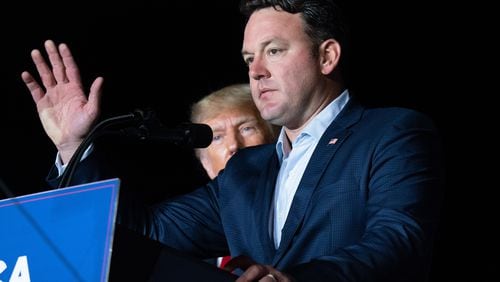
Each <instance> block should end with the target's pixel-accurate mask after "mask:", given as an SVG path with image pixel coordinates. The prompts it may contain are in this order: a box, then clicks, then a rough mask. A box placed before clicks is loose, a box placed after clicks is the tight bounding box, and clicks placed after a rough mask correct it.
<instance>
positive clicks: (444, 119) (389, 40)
mask: <svg viewBox="0 0 500 282" xmlns="http://www.w3.org/2000/svg"><path fill="white" fill-rule="evenodd" d="M100 2H104V1H100ZM100 2H99V1H91V0H87V1H77V2H76V3H65V2H54V1H52V2H51V1H39V3H36V4H35V3H22V4H19V3H18V4H11V5H10V6H9V8H6V7H2V9H1V12H0V15H1V17H0V29H1V30H2V37H3V40H2V47H1V53H0V62H1V64H0V71H1V72H0V78H1V83H0V95H1V96H0V97H1V98H0V101H2V102H1V105H2V110H1V113H0V114H1V118H0V123H1V131H0V132H1V133H0V134H1V137H0V140H1V146H0V150H1V151H0V152H1V155H0V156H1V157H0V177H1V178H2V179H3V181H4V182H5V183H6V184H7V185H8V186H9V187H10V189H11V190H12V191H13V192H14V194H16V195H23V194H27V193H33V192H37V191H41V190H43V189H45V188H46V187H47V185H46V184H45V182H44V177H45V175H46V173H47V171H48V168H49V167H50V166H51V164H52V163H53V160H54V156H55V152H56V151H55V148H54V146H53V145H52V144H51V143H50V141H49V140H48V138H47V137H46V135H45V134H44V132H43V129H42V127H41V125H40V123H39V120H38V116H37V114H36V109H35V106H34V103H33V101H32V99H31V97H30V94H29V92H28V91H27V89H25V86H24V84H23V83H22V81H21V79H20V73H21V72H22V71H23V70H30V71H32V72H33V71H34V67H33V65H32V62H31V59H30V56H29V53H30V51H31V49H33V48H42V47H43V41H44V40H45V39H53V40H55V41H56V42H57V43H60V42H65V43H67V44H68V45H69V46H70V48H71V49H72V52H73V54H74V56H75V57H76V60H77V63H78V64H79V65H80V70H81V73H82V75H83V80H84V84H85V85H86V86H87V87H89V86H90V84H91V82H92V80H93V79H94V78H95V77H96V76H104V78H105V88H104V90H105V93H104V95H103V105H102V108H103V117H109V116H112V115H116V114H122V113H126V112H129V111H130V110H133V109H135V108H140V107H151V108H154V109H155V110H156V111H157V112H158V113H159V115H160V117H161V118H162V120H163V121H164V122H165V123H166V124H167V125H171V126H174V125H176V124H178V123H181V122H184V121H186V120H187V118H188V108H189V105H190V104H191V103H193V102H194V101H196V100H197V99H199V98H200V97H202V96H203V95H206V94H208V93H209V92H211V91H213V90H216V89H218V88H220V87H223V86H225V85H228V84H231V83H240V82H246V81H247V74H246V67H245V66H244V64H243V61H242V59H241V55H240V48H241V39H242V30H243V25H244V23H243V20H242V18H241V17H240V15H239V13H238V11H237V1H229V0H225V1H193V2H187V1H175V2H172V1H170V2H169V1H167V2H164V3H161V4H159V3H156V2H155V3H153V2H154V1H141V2H140V3H139V2H132V3H116V4H104V3H100ZM372 2H373V1H372ZM394 2H395V3H387V2H384V3H368V4H367V3H362V2H361V1H353V2H352V3H350V5H349V15H350V18H351V22H352V27H353V46H352V47H353V52H352V60H351V63H352V68H351V72H350V83H351V88H352V89H353V91H355V92H356V94H358V95H360V96H361V97H362V98H364V99H365V100H366V101H367V102H369V103H372V104H380V105H397V106H404V107H410V108H414V109H417V110H419V111H422V112H425V113H427V114H429V115H430V116H431V117H432V118H433V119H434V120H435V122H436V124H437V126H438V128H439V129H440V131H441V134H442V136H443V145H444V148H445V157H446V171H447V185H446V188H447V190H446V192H445V199H444V204H443V223H442V225H441V231H440V234H439V236H438V240H437V244H436V255H435V260H434V263H433V270H432V276H431V277H432V280H433V281H444V280H446V281H483V279H486V277H487V274H488V273H489V272H492V265H493V263H492V262H489V261H486V260H483V259H477V258H478V257H479V258H480V257H481V256H482V255H484V254H485V253H486V250H485V249H487V247H477V246H475V245H474V242H475V243H476V244H477V241H478V240H481V241H482V240H486V241H484V242H485V244H488V243H486V242H489V241H488V240H491V239H492V238H493V235H484V232H485V230H484V229H485V228H484V227H483V225H482V223H483V221H482V220H479V218H481V217H482V215H483V213H484V212H486V211H485V210H484V209H481V208H480V207H479V206H481V205H482V204H480V203H478V201H479V200H481V201H482V200H483V197H484V198H486V197H485V196H481V198H479V196H477V195H475V196H474V194H473V196H470V195H469V194H468V193H467V190H464V189H463V188H462V189H460V188H456V187H458V186H460V184H464V183H460V182H459V181H457V180H455V178H454V177H455V176H456V175H457V174H458V172H457V171H458V167H459V166H460V165H459V164H458V163H457V160H458V158H457V157H456V154H455V152H454V151H452V150H451V146H450V142H449V141H450V139H451V137H450V131H449V129H448V127H447V123H448V121H449V120H450V119H454V117H453V116H452V114H451V111H450V106H449V100H448V98H447V97H449V96H448V94H449V93H450V92H453V93H454V95H456V93H457V91H459V89H457V87H456V85H455V84H456V83H457V82H456V81H451V80H449V79H444V75H443V74H444V73H454V70H453V68H454V66H453V65H452V64H451V63H450V62H451V61H453V58H452V56H451V54H450V53H451V52H450V48H454V46H455V45H454V43H452V41H453V40H452V39H451V38H453V34H454V33H455V32H456V31H455V30H454V28H455V27H454V25H453V24H451V23H450V20H451V19H452V18H453V16H452V15H450V11H449V9H448V7H446V5H444V4H443V5H440V6H438V5H436V3H433V1H419V2H415V1H412V2H407V1H398V2H396V1H394ZM399 2H400V3H399ZM358 3H359V4H358ZM7 17H9V19H7ZM447 93H448V94H447ZM104 143H105V145H107V146H108V149H109V154H110V155H111V156H112V158H113V159H114V160H115V162H116V165H117V166H118V167H120V169H121V170H122V171H123V175H124V176H129V175H130V174H129V172H130V170H129V168H130V167H134V169H136V168H140V169H139V171H138V173H136V175H137V177H135V178H134V177H130V179H129V180H127V181H130V182H134V181H135V182H137V181H147V184H148V185H147V187H149V188H147V189H145V191H144V194H145V195H146V197H148V198H150V199H158V197H159V196H162V197H164V196H171V195H173V194H177V193H181V192H183V191H186V190H189V189H191V188H192V187H194V186H195V185H197V184H199V183H201V182H202V181H204V179H205V178H204V175H203V173H202V170H201V168H200V167H199V166H197V163H196V162H195V161H194V160H193V156H192V154H191V151H190V150H188V149H182V148H176V147H174V146H172V145H158V144H135V143H131V142H126V141H122V140H115V139H108V140H106V141H105V142H104ZM154 164H156V165H154ZM165 178H170V179H176V180H177V181H178V182H180V183H185V185H184V186H186V188H183V189H180V188H175V187H174V188H172V187H169V188H166V187H164V186H161V185H157V184H156V185H155V183H157V182H155V180H156V181H157V180H161V179H165ZM145 186H146V185H145ZM3 197H4V196H2V198H3ZM464 201H467V203H465V204H464ZM465 207H466V208H465ZM484 221H486V220H484ZM1 224H5V223H1Z"/></svg>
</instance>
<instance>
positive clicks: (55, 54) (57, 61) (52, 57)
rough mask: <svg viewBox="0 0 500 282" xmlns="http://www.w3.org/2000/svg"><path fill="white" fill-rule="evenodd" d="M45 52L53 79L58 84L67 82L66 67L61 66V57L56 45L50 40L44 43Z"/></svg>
mask: <svg viewBox="0 0 500 282" xmlns="http://www.w3.org/2000/svg"><path fill="white" fill-rule="evenodd" d="M45 50H46V51H47V54H48V55H49V61H50V64H51V65H52V72H53V73H54V78H55V79H56V81H57V82H58V83H65V82H68V79H67V77H66V67H65V66H64V64H63V61H62V59H61V55H59V51H58V50H57V47H56V44H55V43H54V41H52V40H47V41H45Z"/></svg>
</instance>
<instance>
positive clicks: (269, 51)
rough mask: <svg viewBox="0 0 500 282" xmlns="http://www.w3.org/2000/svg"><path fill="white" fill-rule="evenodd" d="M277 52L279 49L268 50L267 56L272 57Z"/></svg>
mask: <svg viewBox="0 0 500 282" xmlns="http://www.w3.org/2000/svg"><path fill="white" fill-rule="evenodd" d="M279 52H280V49H277V48H272V49H269V50H268V51H267V54H269V55H271V56H273V55H276V54H278V53H279Z"/></svg>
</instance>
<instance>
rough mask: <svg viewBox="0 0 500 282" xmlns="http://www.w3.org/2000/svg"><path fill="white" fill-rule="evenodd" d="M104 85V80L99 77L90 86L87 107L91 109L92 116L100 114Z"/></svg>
mask: <svg viewBox="0 0 500 282" xmlns="http://www.w3.org/2000/svg"><path fill="white" fill-rule="evenodd" d="M103 83H104V79H103V78H102V77H98V78H96V79H95V80H94V82H93V83H92V85H91V86H90V93H89V97H88V102H87V107H89V109H90V110H89V111H90V115H93V116H97V114H98V111H99V109H100V104H101V96H102V85H103Z"/></svg>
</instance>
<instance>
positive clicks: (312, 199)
mask: <svg viewBox="0 0 500 282" xmlns="http://www.w3.org/2000/svg"><path fill="white" fill-rule="evenodd" d="M439 143H440V141H439V138H438V136H437V133H436V130H435V128H434V127H433V125H432V123H431V121H430V120H429V119H428V118H426V117H425V116H423V115H421V114H419V113H417V112H415V111H412V110H408V109H401V108H379V109H366V108H364V107H362V106H361V105H359V104H358V103H356V101H355V100H353V99H352V100H351V101H350V102H349V103H348V104H347V105H346V107H345V108H344V109H343V110H342V112H341V113H340V114H339V115H338V117H337V118H336V119H335V120H334V121H333V122H332V124H331V125H330V126H329V127H328V129H327V130H326V132H325V133H324V134H323V136H322V138H321V140H320V142H319V144H318V145H317V148H316V150H315V152H314V153H313V155H312V157H311V160H310V161H309V164H308V165H307V168H306V170H305V173H304V175H303V177H302V180H301V182H300V184H299V187H298V189H297V192H296V194H295V197H294V199H293V203H292V206H291V209H290V212H289V214H288V218H287V220H286V223H285V226H284V228H283V232H282V234H283V235H282V240H281V245H280V246H279V248H278V249H277V250H276V249H275V248H274V244H273V239H272V238H271V237H270V235H269V234H270V232H269V222H270V219H269V216H270V208H271V206H272V199H273V192H274V188H275V182H276V178H277V174H278V170H279V161H278V158H277V154H276V150H275V145H274V144H273V145H263V146H257V147H252V148H247V149H243V150H240V151H239V152H238V153H237V154H236V155H235V156H233V157H232V158H231V159H230V161H229V162H228V164H227V166H226V169H225V170H224V171H222V172H221V173H220V175H219V176H218V177H217V178H216V179H214V180H213V181H212V182H210V183H209V184H208V185H206V186H204V187H201V188H199V189H197V190H195V191H194V192H192V193H190V194H187V195H183V196H181V197H178V198H176V199H174V200H170V201H166V202H164V203H162V204H160V205H158V206H155V207H153V208H149V209H147V210H142V211H141V212H138V211H133V209H132V208H124V207H122V211H121V212H120V215H121V219H120V220H121V222H122V223H124V224H127V225H129V226H131V227H132V228H134V229H136V230H138V231H139V232H141V233H143V234H146V235H147V236H149V237H151V238H153V239H157V240H159V241H161V242H163V243H164V244H166V245H169V246H172V247H174V248H177V249H180V250H185V251H188V252H189V253H191V254H194V255H196V256H199V257H213V256H221V255H224V254H227V253H228V251H230V254H231V255H232V256H233V257H235V256H238V255H246V256H249V257H251V258H252V259H253V260H255V261H257V262H259V263H262V264H269V265H273V266H274V267H276V268H277V269H280V270H283V271H285V272H288V273H291V274H292V275H294V276H295V277H296V278H297V279H298V280H299V281H422V280H425V278H426V274H427V273H428V267H429V264H430V255H431V248H432V238H433V234H434V232H435V229H436V224H437V221H438V212H439V204H440V199H441V191H440V190H441V184H442V183H441V182H442V178H441V164H440V154H439V147H440V146H439ZM86 163H87V165H85V164H82V168H80V176H79V179H80V181H91V180H96V179H97V178H98V174H96V170H95V169H94V167H90V166H91V165H90V163H91V162H90V161H87V162H86ZM94 165H95V164H94ZM92 166H93V165H92ZM82 171H83V172H82ZM166 185H167V186H168V185H174V184H172V183H170V184H169V183H167V184H166ZM162 189H164V188H162ZM122 190H126V187H125V188H123V189H122Z"/></svg>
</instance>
